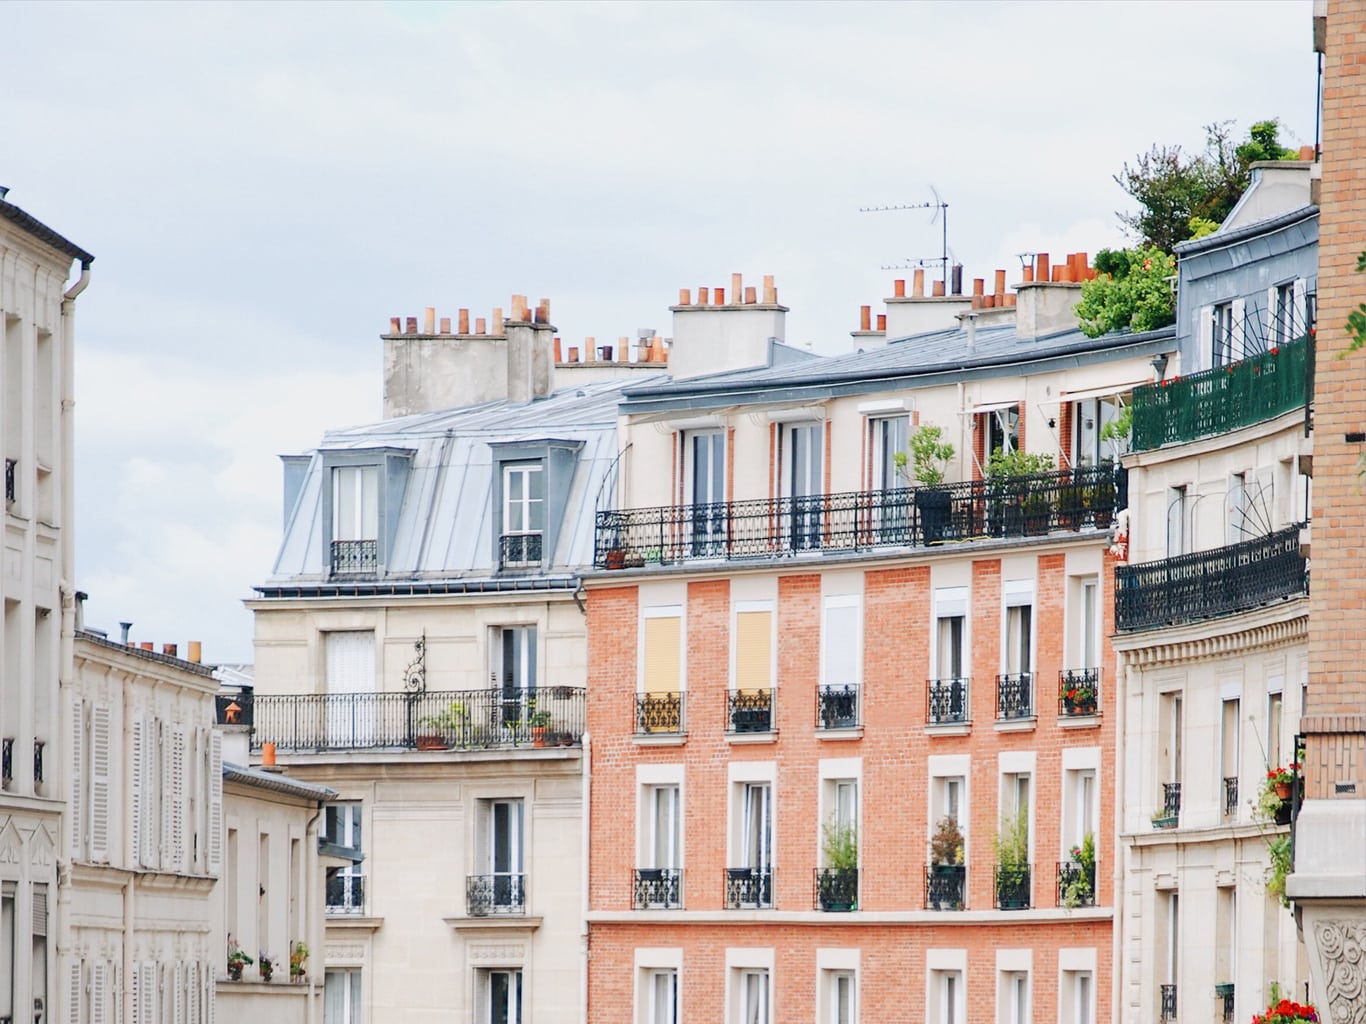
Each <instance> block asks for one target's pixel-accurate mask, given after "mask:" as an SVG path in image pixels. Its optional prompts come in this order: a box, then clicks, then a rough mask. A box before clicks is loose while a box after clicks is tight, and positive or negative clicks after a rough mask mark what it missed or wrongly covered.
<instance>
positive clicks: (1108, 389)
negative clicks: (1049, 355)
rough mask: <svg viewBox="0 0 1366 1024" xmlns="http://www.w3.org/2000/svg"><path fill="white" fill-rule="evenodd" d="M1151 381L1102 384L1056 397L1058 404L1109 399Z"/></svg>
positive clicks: (1065, 392)
mask: <svg viewBox="0 0 1366 1024" xmlns="http://www.w3.org/2000/svg"><path fill="white" fill-rule="evenodd" d="M1151 383H1152V381H1150V380H1147V379H1146V378H1145V379H1144V380H1136V381H1131V382H1130V383H1128V384H1102V385H1101V386H1100V387H1098V388H1086V389H1085V390H1084V391H1064V392H1062V393H1061V394H1059V395H1058V401H1060V402H1084V401H1086V399H1088V398H1109V397H1110V396H1111V395H1122V394H1124V392H1126V391H1132V390H1133V389H1134V388H1136V387H1138V386H1139V385H1141V384H1151Z"/></svg>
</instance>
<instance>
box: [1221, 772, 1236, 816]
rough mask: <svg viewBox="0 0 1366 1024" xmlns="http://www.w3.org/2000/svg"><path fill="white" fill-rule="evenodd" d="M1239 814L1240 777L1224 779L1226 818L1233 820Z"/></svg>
mask: <svg viewBox="0 0 1366 1024" xmlns="http://www.w3.org/2000/svg"><path fill="white" fill-rule="evenodd" d="M1237 813H1238V777H1237V776H1236V775H1234V776H1231V777H1229V778H1226V779H1224V817H1225V818H1232V817H1234V816H1235V815H1237Z"/></svg>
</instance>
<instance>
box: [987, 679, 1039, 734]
mask: <svg viewBox="0 0 1366 1024" xmlns="http://www.w3.org/2000/svg"><path fill="white" fill-rule="evenodd" d="M1033 717H1034V673H1033V672H1012V673H1009V674H1007V675H1001V676H997V677H996V720H997V721H998V722H1013V721H1018V720H1020V719H1025V718H1033Z"/></svg>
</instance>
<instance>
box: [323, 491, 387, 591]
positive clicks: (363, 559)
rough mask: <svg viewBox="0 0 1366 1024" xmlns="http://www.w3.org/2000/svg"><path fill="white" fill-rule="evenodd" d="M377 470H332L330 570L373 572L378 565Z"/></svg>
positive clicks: (336, 571)
mask: <svg viewBox="0 0 1366 1024" xmlns="http://www.w3.org/2000/svg"><path fill="white" fill-rule="evenodd" d="M378 541H379V468H378V467H377V466H335V467H333V469H332V571H333V572H334V573H360V572H374V571H375V569H376V568H377V567H378V564H379V550H378Z"/></svg>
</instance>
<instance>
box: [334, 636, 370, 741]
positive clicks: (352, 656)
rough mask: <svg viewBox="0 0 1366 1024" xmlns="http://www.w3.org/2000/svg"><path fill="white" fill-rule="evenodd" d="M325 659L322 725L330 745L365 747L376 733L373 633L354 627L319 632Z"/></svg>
mask: <svg viewBox="0 0 1366 1024" xmlns="http://www.w3.org/2000/svg"><path fill="white" fill-rule="evenodd" d="M323 646H324V648H325V652H326V659H327V703H326V705H325V710H324V716H325V722H324V728H325V731H326V734H327V742H328V745H329V746H331V747H340V748H346V747H369V746H373V745H374V743H375V737H376V722H375V634H374V632H373V631H372V630H368V629H357V630H345V631H338V632H332V633H324V634H323Z"/></svg>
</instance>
